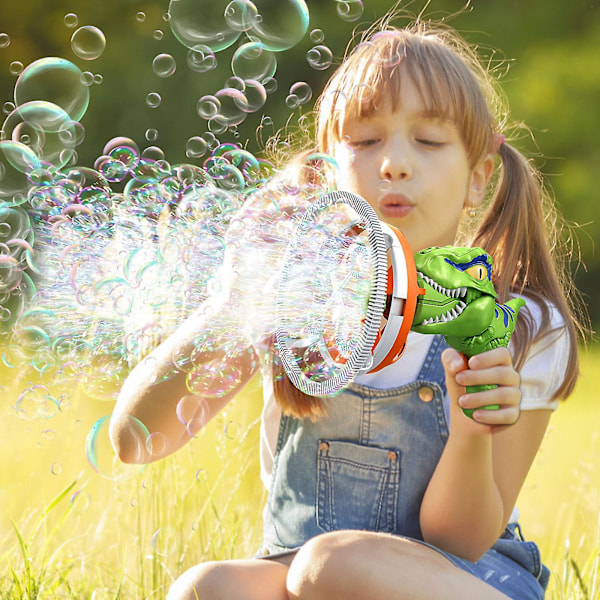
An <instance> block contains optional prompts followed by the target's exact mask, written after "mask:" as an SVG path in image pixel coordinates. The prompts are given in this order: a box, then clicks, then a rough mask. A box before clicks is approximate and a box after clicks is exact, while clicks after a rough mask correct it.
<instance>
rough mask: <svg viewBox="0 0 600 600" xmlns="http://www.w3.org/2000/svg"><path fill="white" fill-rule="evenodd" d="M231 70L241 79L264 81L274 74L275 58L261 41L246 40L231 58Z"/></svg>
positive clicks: (275, 68)
mask: <svg viewBox="0 0 600 600" xmlns="http://www.w3.org/2000/svg"><path fill="white" fill-rule="evenodd" d="M231 70H232V71H233V73H234V75H236V76H237V77H241V78H242V79H255V80H257V81H264V80H265V79H266V78H268V77H273V75H275V71H276V70H277V59H276V58H275V54H274V53H273V52H270V51H269V50H267V49H266V48H265V46H264V45H263V44H262V43H260V42H248V43H246V44H243V45H242V46H240V47H239V48H238V49H237V50H236V51H235V54H234V55H233V58H232V59H231Z"/></svg>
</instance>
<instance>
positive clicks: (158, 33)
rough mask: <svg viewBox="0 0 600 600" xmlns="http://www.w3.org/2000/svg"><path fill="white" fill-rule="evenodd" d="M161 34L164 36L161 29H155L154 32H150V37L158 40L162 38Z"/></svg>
mask: <svg viewBox="0 0 600 600" xmlns="http://www.w3.org/2000/svg"><path fill="white" fill-rule="evenodd" d="M163 36H164V33H163V32H162V30H161V29H155V30H154V33H153V34H152V37H153V38H154V39H155V40H159V41H160V40H162V39H163Z"/></svg>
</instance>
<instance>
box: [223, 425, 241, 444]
mask: <svg viewBox="0 0 600 600" xmlns="http://www.w3.org/2000/svg"><path fill="white" fill-rule="evenodd" d="M223 433H224V434H225V437H226V438H228V439H230V440H234V439H235V438H236V437H238V435H239V434H240V424H239V423H236V422H235V421H227V423H226V424H225V427H224V428H223Z"/></svg>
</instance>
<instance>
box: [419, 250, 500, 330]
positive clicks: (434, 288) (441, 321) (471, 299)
mask: <svg viewBox="0 0 600 600" xmlns="http://www.w3.org/2000/svg"><path fill="white" fill-rule="evenodd" d="M492 262H493V261H492V258H491V256H490V255H489V254H488V253H487V252H485V251H484V250H482V249H481V248H458V247H454V246H445V247H444V248H439V247H433V248H426V249H425V250H421V251H420V252H418V253H417V254H416V255H415V265H416V267H417V281H418V284H419V285H420V286H421V287H422V288H423V289H425V295H424V296H419V297H418V300H417V309H416V312H415V317H414V320H413V325H412V329H413V331H417V332H419V333H441V334H443V335H444V336H465V337H466V336H473V335H477V334H479V333H481V331H483V330H484V329H485V328H486V327H487V326H488V324H489V323H490V322H491V320H492V319H493V316H494V306H495V302H496V291H495V290H494V285H493V284H492Z"/></svg>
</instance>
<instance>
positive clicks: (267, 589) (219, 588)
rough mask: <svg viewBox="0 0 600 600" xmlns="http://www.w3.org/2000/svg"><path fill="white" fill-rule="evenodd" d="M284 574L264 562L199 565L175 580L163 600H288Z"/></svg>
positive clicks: (276, 565)
mask: <svg viewBox="0 0 600 600" xmlns="http://www.w3.org/2000/svg"><path fill="white" fill-rule="evenodd" d="M287 572H288V567H287V566H285V565H282V564H280V563H277V562H272V561H266V560H230V561H223V562H207V563H202V564H200V565H196V566H195V567H192V568H191V569H188V570H187V571H186V572H185V573H183V575H181V576H180V577H178V578H177V579H176V580H175V582H174V583H173V585H172V586H171V588H170V589H169V593H168V595H167V600H289V597H288V595H287V591H286V588H285V580H286V576H287Z"/></svg>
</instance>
